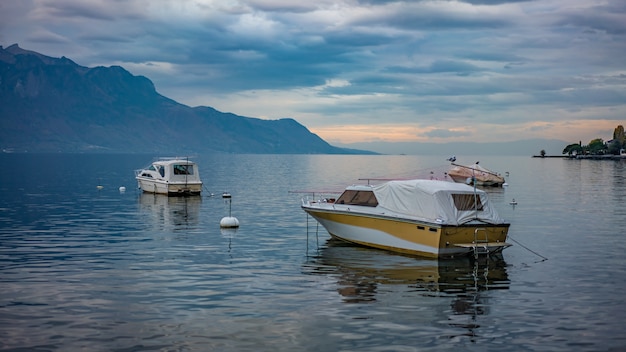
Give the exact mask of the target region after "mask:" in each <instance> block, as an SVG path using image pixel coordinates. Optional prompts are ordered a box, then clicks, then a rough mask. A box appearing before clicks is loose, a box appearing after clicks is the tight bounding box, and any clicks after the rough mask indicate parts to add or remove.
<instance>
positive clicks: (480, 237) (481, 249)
mask: <svg viewBox="0 0 626 352" xmlns="http://www.w3.org/2000/svg"><path fill="white" fill-rule="evenodd" d="M302 208H303V210H304V211H306V212H307V213H308V214H310V215H311V216H312V217H313V218H315V219H316V220H317V221H318V222H319V223H320V224H322V226H324V228H325V229H326V230H327V231H328V233H329V234H330V235H331V236H332V237H334V238H337V239H341V240H344V241H347V242H351V243H355V244H359V245H363V246H368V247H374V248H379V249H385V250H389V251H394V252H399V253H405V254H412V255H419V256H424V257H431V258H449V257H457V256H464V255H472V254H473V255H479V254H492V253H498V252H500V251H502V250H503V249H504V248H506V247H508V246H509V244H508V243H506V242H505V241H506V238H507V234H508V229H509V224H506V223H505V224H486V223H480V224H466V225H458V226H456V225H454V226H453V225H443V224H435V223H426V222H420V221H416V220H409V219H402V218H395V217H387V216H381V215H370V214H364V213H356V212H351V211H344V210H336V209H323V208H316V207H311V206H303V207H302Z"/></svg>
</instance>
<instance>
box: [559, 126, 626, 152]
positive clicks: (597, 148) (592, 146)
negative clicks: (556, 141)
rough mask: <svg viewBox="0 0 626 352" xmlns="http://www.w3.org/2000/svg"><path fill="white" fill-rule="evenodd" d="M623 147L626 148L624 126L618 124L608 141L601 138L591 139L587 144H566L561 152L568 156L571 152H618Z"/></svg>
mask: <svg viewBox="0 0 626 352" xmlns="http://www.w3.org/2000/svg"><path fill="white" fill-rule="evenodd" d="M623 148H626V133H625V132H624V126H622V125H618V126H617V127H616V128H615V130H614V131H613V139H612V140H611V141H610V143H604V141H603V140H602V138H596V139H592V140H591V142H589V144H587V145H583V144H582V142H578V144H570V145H568V146H566V147H565V149H563V153H562V154H567V155H569V156H572V154H576V155H578V154H593V155H602V154H607V153H608V154H619V153H620V150H622V149H623Z"/></svg>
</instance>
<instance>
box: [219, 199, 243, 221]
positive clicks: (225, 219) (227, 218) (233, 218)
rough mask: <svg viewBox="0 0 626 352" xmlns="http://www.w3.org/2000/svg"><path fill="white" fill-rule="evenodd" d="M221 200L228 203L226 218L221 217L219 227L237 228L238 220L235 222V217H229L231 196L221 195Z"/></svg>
mask: <svg viewBox="0 0 626 352" xmlns="http://www.w3.org/2000/svg"><path fill="white" fill-rule="evenodd" d="M222 198H223V199H224V200H226V201H228V216H226V217H223V218H222V220H220V227H221V228H231V229H232V228H237V227H239V220H237V218H236V217H233V216H231V209H232V196H231V195H230V193H228V192H224V193H223V194H222Z"/></svg>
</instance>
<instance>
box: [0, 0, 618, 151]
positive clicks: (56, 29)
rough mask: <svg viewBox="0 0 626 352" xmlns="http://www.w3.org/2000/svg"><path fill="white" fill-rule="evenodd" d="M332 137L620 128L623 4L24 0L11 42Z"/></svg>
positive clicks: (6, 9)
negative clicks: (118, 70)
mask: <svg viewBox="0 0 626 352" xmlns="http://www.w3.org/2000/svg"><path fill="white" fill-rule="evenodd" d="M14 43H18V44H19V45H20V47H22V48H24V49H27V50H34V51H38V52H40V53H43V54H45V55H49V56H54V57H61V56H66V57H68V58H70V59H72V60H74V61H75V62H76V63H78V64H80V65H83V66H88V67H93V66H100V65H102V66H111V65H120V66H123V67H124V68H126V69H127V70H129V71H130V72H131V73H133V74H135V75H144V76H146V77H148V78H149V79H151V80H152V81H153V82H154V84H155V86H156V89H157V91H158V92H159V93H161V94H163V95H165V96H167V97H170V98H172V99H174V100H177V101H179V102H181V103H183V104H186V105H190V106H198V105H205V106H211V107H214V108H216V109H218V110H220V111H224V112H232V113H235V114H238V115H243V116H249V117H260V118H265V119H278V118H284V117H291V118H294V119H296V120H297V121H298V122H300V123H301V124H303V125H305V126H306V127H308V128H309V129H310V130H311V131H313V132H315V133H317V134H318V135H319V136H320V137H322V138H324V139H325V140H327V141H329V142H331V143H339V144H343V143H351V142H364V141H403V142H407V141H419V142H448V141H476V142H480V141H494V142H501V141H511V140H521V139H528V138H550V139H552V138H554V139H561V140H565V141H571V142H578V141H579V140H582V141H583V143H587V142H589V141H590V140H591V139H593V138H598V137H599V138H603V139H604V140H608V139H611V138H612V133H613V129H614V128H615V127H616V126H617V125H618V124H623V125H626V1H624V0H537V1H523V0H459V1H448V0H430V1H421V0H416V1H394V0H343V1H329V0H316V1H297V0H189V1H187V0H20V1H12V0H9V1H1V2H0V45H3V46H4V47H7V46H9V45H11V44H14Z"/></svg>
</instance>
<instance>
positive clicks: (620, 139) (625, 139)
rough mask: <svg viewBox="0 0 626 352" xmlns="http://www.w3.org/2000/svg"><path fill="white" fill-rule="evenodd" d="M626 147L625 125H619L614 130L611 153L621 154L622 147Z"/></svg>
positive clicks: (610, 146) (610, 147)
mask: <svg viewBox="0 0 626 352" xmlns="http://www.w3.org/2000/svg"><path fill="white" fill-rule="evenodd" d="M625 147H626V133H624V126H622V125H619V126H617V127H616V128H615V130H614V131H613V140H612V141H611V143H610V144H609V150H608V152H609V154H619V152H620V150H622V148H625Z"/></svg>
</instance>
